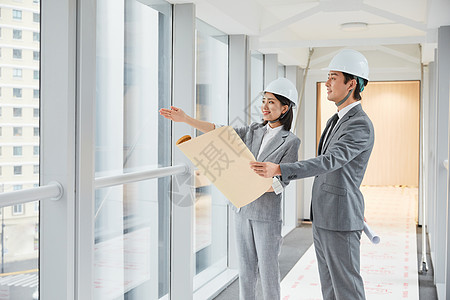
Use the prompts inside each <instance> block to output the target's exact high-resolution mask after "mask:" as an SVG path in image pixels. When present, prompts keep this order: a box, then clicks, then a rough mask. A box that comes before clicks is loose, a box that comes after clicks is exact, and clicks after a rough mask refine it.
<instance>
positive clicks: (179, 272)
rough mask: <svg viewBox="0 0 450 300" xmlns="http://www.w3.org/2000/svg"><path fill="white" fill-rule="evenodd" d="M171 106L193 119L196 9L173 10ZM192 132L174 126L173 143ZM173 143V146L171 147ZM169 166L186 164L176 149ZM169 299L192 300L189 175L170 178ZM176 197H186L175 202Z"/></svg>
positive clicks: (181, 6) (183, 6)
mask: <svg viewBox="0 0 450 300" xmlns="http://www.w3.org/2000/svg"><path fill="white" fill-rule="evenodd" d="M172 86H173V90H172V102H173V105H174V106H176V107H182V108H183V110H184V111H185V112H186V113H187V114H188V115H190V116H194V115H195V113H194V112H195V110H194V108H195V6H194V4H175V5H174V6H173V79H172ZM187 134H189V135H191V136H193V135H194V130H193V129H192V128H191V127H190V126H188V125H186V124H182V123H177V124H176V125H173V130H172V139H173V141H172V142H175V141H176V139H177V138H179V137H181V136H183V135H187ZM173 144H174V143H172V145H173ZM172 154H173V155H172V165H177V164H180V163H184V164H189V162H188V161H187V159H186V157H185V156H184V155H183V154H182V153H181V151H180V150H179V149H178V148H177V147H173V148H172ZM172 178H173V180H172V191H177V192H176V193H175V192H172V193H171V195H172V203H173V204H172V209H171V210H172V218H171V247H170V248H171V265H170V271H171V272H170V274H171V277H170V299H186V300H189V299H192V297H193V276H194V274H195V266H194V257H193V253H192V249H193V224H194V201H195V199H193V195H192V193H191V188H192V186H193V178H192V176H191V175H190V174H184V175H177V176H174V177H172ZM178 195H189V196H188V197H183V199H177V198H176V197H177V196H178Z"/></svg>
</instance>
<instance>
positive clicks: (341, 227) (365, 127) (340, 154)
mask: <svg viewBox="0 0 450 300" xmlns="http://www.w3.org/2000/svg"><path fill="white" fill-rule="evenodd" d="M327 69H328V71H329V73H328V80H327V82H326V84H325V85H326V87H327V93H328V96H327V98H328V100H330V101H333V102H334V103H335V104H336V106H337V108H338V112H337V114H335V116H333V117H332V118H331V119H330V120H328V122H327V125H326V128H325V130H324V132H323V133H322V136H321V138H320V141H319V149H318V156H317V157H315V158H312V159H308V160H304V161H298V162H295V163H285V164H280V165H277V164H273V163H269V162H252V163H251V168H252V169H253V170H254V171H255V172H256V173H258V174H259V175H261V176H263V177H273V176H277V175H279V176H281V178H282V180H286V179H288V180H293V179H300V178H305V177H310V176H316V177H315V179H314V184H313V191H312V199H311V220H312V222H313V226H312V227H313V237H314V246H315V249H316V256H317V261H318V266H319V275H320V281H321V285H322V295H323V298H324V299H325V300H328V299H330V300H331V299H338V300H351V299H358V300H361V299H365V295H364V284H363V280H362V278H361V275H360V239H361V233H362V230H363V227H364V223H363V222H364V198H363V195H362V193H361V191H360V185H361V182H362V180H363V177H364V173H365V171H366V167H367V162H368V161H369V157H370V154H371V152H372V148H373V144H374V129H373V126H372V122H371V121H370V119H369V117H368V116H367V115H366V114H365V112H364V111H363V109H362V107H361V104H360V102H359V100H361V95H360V92H362V90H363V89H364V86H365V85H367V82H368V75H369V67H368V63H367V60H366V58H365V57H364V56H363V55H362V54H361V53H359V52H357V51H354V50H350V49H346V50H342V51H341V52H340V53H338V54H337V55H336V56H335V57H334V58H333V59H332V60H331V62H330V64H329V66H328V68H327ZM337 117H338V118H337Z"/></svg>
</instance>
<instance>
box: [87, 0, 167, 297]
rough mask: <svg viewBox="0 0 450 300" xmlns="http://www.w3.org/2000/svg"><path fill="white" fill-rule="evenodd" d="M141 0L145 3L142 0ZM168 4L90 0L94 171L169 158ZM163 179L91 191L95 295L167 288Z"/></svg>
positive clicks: (140, 166) (162, 292) (143, 166)
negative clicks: (93, 6)
mask: <svg viewBox="0 0 450 300" xmlns="http://www.w3.org/2000/svg"><path fill="white" fill-rule="evenodd" d="M144 3H145V4H144ZM171 18H172V17H171V6H170V4H168V3H166V2H163V1H155V0H151V1H145V2H144V1H136V0H125V1H113V2H111V1H108V0H98V1H97V102H96V129H95V133H96V141H95V143H96V145H95V147H96V148H95V164H96V166H95V174H96V175H95V176H96V177H102V176H108V175H114V174H121V173H128V172H133V171H138V170H149V169H155V168H158V167H166V166H169V165H170V163H171V154H170V153H171V146H170V144H171V143H170V136H171V130H170V129H171V127H170V122H167V121H166V120H163V119H162V118H161V117H160V116H159V113H158V110H159V109H160V108H162V107H169V106H170V88H171V74H170V70H171V61H170V59H171V41H172V38H171V32H172V31H171V24H172V20H171ZM170 186H171V182H170V177H166V178H161V179H152V180H148V181H142V182H138V183H134V184H118V185H116V186H113V187H110V188H101V189H97V190H96V192H95V254H94V282H93V286H94V298H95V299H161V298H163V297H165V296H167V295H168V293H169V279H170V273H169V270H170V269H169V262H170V255H169V254H170V194H169V191H170Z"/></svg>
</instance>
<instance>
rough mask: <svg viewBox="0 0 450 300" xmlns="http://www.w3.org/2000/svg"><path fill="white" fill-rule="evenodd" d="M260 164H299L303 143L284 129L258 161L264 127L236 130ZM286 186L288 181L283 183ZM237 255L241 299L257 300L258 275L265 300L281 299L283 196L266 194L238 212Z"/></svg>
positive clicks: (247, 127) (254, 124)
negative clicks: (280, 265)
mask: <svg viewBox="0 0 450 300" xmlns="http://www.w3.org/2000/svg"><path fill="white" fill-rule="evenodd" d="M235 130H236V132H237V134H238V135H239V136H240V137H241V139H242V140H243V141H244V143H245V144H246V145H247V147H248V148H249V149H250V151H251V152H252V153H253V155H254V156H255V157H256V159H257V161H270V162H273V163H276V164H279V163H285V162H295V161H297V160H298V148H299V146H300V140H299V139H298V138H297V137H296V136H295V135H294V134H292V133H291V132H289V131H286V130H284V129H281V131H280V132H278V133H277V134H276V135H275V136H274V137H273V138H272V139H271V140H270V142H269V144H267V146H266V147H265V148H264V150H263V152H261V154H260V156H259V157H257V155H258V152H259V149H260V147H261V143H262V140H263V136H264V133H265V130H266V129H265V127H264V126H263V125H262V124H258V123H252V124H251V125H250V126H246V127H242V128H235ZM281 183H282V185H283V186H286V185H287V184H289V181H288V180H286V181H282V182H281ZM234 211H235V212H236V214H235V221H236V226H235V227H236V239H237V242H236V244H237V253H238V258H239V295H240V299H241V300H254V299H255V288H256V282H257V277H258V272H259V273H260V277H261V284H262V289H263V296H264V299H266V300H278V299H280V271H279V264H278V255H279V253H280V247H281V241H282V238H281V227H282V221H281V194H279V195H276V194H275V193H274V192H270V193H264V194H263V195H262V196H261V197H259V198H258V199H256V200H255V201H253V202H252V203H250V204H248V205H246V206H244V207H242V208H241V209H239V210H237V209H234Z"/></svg>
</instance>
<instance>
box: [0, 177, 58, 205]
mask: <svg viewBox="0 0 450 300" xmlns="http://www.w3.org/2000/svg"><path fill="white" fill-rule="evenodd" d="M63 194H64V189H63V187H62V185H61V184H60V183H59V182H56V181H53V182H49V183H48V184H47V185H44V186H39V187H35V188H31V189H26V190H19V191H13V192H7V193H1V194H0V207H5V206H11V205H17V204H22V203H27V202H33V201H37V200H44V199H51V200H59V199H61V197H62V195H63Z"/></svg>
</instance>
